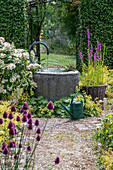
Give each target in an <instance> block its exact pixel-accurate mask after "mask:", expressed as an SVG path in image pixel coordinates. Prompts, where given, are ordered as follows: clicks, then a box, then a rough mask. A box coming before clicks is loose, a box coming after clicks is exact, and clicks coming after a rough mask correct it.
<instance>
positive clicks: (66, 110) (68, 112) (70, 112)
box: [60, 103, 73, 117]
mask: <svg viewBox="0 0 113 170" xmlns="http://www.w3.org/2000/svg"><path fill="white" fill-rule="evenodd" d="M60 104H61V106H62V107H63V108H64V109H65V110H66V111H67V112H68V113H69V114H70V116H71V117H73V115H72V113H71V112H70V111H69V110H68V109H67V108H66V107H65V106H64V105H63V104H62V103H60Z"/></svg>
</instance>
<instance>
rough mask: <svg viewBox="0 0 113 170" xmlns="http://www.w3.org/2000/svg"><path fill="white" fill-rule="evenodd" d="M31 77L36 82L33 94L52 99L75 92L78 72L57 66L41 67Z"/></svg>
mask: <svg viewBox="0 0 113 170" xmlns="http://www.w3.org/2000/svg"><path fill="white" fill-rule="evenodd" d="M33 79H34V81H35V82H36V83H37V88H36V89H35V96H43V97H44V98H47V99H48V100H52V101H54V100H58V99H60V98H62V97H66V96H69V95H70V94H72V93H75V87H76V86H77V85H78V83H79V72H78V71H76V70H75V71H67V70H65V69H58V68H49V69H41V70H39V71H35V72H34V76H33Z"/></svg>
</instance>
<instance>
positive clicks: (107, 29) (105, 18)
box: [79, 0, 113, 68]
mask: <svg viewBox="0 0 113 170" xmlns="http://www.w3.org/2000/svg"><path fill="white" fill-rule="evenodd" d="M80 2H81V3H80V5H79V9H80V16H79V17H80V24H81V28H82V29H81V34H80V50H81V51H83V53H85V57H84V58H87V57H86V55H87V31H86V30H85V29H84V28H86V27H87V28H88V29H89V31H90V37H91V38H90V39H91V42H92V44H93V47H95V48H96V43H97V40H98V41H99V42H100V43H101V44H102V45H103V44H104V43H105V46H106V52H107V54H106V56H105V64H106V65H108V66H109V67H112V68H113V56H112V54H113V46H112V45H113V12H112V10H113V1H112V0H81V1H80Z"/></svg>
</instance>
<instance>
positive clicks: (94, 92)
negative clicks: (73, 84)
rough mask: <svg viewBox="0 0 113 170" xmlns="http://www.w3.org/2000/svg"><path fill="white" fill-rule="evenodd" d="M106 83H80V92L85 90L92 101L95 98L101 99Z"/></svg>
mask: <svg viewBox="0 0 113 170" xmlns="http://www.w3.org/2000/svg"><path fill="white" fill-rule="evenodd" d="M106 87H107V84H105V85H82V86H81V90H80V91H81V92H83V91H85V92H86V94H87V95H91V97H92V100H93V101H94V100H95V98H98V99H97V100H103V99H104V97H105V92H106Z"/></svg>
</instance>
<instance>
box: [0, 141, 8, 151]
mask: <svg viewBox="0 0 113 170" xmlns="http://www.w3.org/2000/svg"><path fill="white" fill-rule="evenodd" d="M5 147H7V145H6V143H5V142H3V143H2V146H1V148H2V150H4V148H5Z"/></svg>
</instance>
